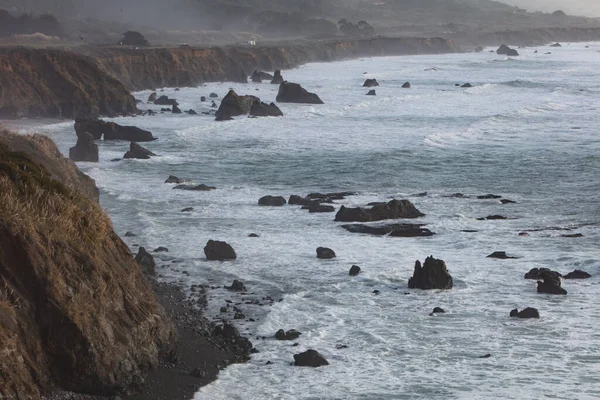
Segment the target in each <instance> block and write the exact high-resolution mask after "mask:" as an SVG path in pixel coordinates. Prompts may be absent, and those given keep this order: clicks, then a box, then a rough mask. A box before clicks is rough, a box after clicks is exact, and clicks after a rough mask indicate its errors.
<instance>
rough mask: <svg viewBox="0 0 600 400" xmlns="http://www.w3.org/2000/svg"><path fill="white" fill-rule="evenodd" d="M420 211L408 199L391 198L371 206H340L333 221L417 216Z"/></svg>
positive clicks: (376, 219) (366, 220)
mask: <svg viewBox="0 0 600 400" xmlns="http://www.w3.org/2000/svg"><path fill="white" fill-rule="evenodd" d="M424 215H425V214H423V213H421V212H420V211H419V210H417V208H416V207H415V206H414V205H413V204H412V203H411V202H410V201H409V200H396V199H394V200H391V201H390V202H388V203H385V204H377V205H374V206H373V207H372V208H370V209H367V208H347V207H345V206H342V207H341V208H340V210H339V211H338V212H337V214H336V215H335V221H341V222H369V221H381V220H384V219H398V218H418V217H422V216H424Z"/></svg>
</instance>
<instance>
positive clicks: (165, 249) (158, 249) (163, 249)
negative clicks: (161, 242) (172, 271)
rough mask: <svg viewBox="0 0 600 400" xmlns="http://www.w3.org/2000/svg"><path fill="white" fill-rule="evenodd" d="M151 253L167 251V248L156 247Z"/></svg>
mask: <svg viewBox="0 0 600 400" xmlns="http://www.w3.org/2000/svg"><path fill="white" fill-rule="evenodd" d="M152 252H153V253H168V252H169V249H168V248H166V247H163V246H160V247H157V248H155V249H154V250H152Z"/></svg>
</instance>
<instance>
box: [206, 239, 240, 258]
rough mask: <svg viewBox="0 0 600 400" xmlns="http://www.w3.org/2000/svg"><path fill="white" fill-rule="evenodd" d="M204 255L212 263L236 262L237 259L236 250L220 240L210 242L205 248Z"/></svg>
mask: <svg viewBox="0 0 600 400" xmlns="http://www.w3.org/2000/svg"><path fill="white" fill-rule="evenodd" d="M204 254H205V255H206V259H207V260H210V261H215V260H216V261H225V260H235V259H236V258H237V255H236V254H235V250H233V247H231V245H230V244H228V243H227V242H220V241H218V240H209V241H208V242H207V243H206V246H204Z"/></svg>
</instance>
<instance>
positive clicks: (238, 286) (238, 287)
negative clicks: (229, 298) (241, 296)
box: [225, 279, 246, 292]
mask: <svg viewBox="0 0 600 400" xmlns="http://www.w3.org/2000/svg"><path fill="white" fill-rule="evenodd" d="M225 289H227V290H231V291H232V292H245V291H246V286H245V285H244V283H243V282H241V281H238V280H237V279H234V280H233V283H232V284H231V286H225Z"/></svg>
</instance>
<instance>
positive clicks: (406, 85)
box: [402, 82, 410, 89]
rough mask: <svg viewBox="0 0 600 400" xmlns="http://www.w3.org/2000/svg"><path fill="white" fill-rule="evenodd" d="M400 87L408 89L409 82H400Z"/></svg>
mask: <svg viewBox="0 0 600 400" xmlns="http://www.w3.org/2000/svg"><path fill="white" fill-rule="evenodd" d="M402 88H403V89H410V82H404V83H403V84H402Z"/></svg>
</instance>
